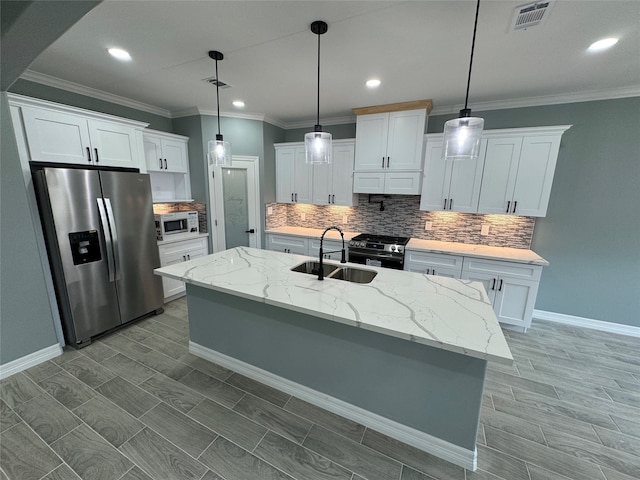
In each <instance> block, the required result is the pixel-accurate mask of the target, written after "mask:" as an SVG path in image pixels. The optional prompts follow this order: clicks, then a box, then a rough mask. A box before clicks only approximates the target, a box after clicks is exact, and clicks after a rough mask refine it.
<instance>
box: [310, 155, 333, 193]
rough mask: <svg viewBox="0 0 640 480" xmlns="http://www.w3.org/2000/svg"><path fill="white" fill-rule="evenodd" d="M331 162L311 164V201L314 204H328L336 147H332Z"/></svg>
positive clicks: (331, 187)
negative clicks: (328, 163)
mask: <svg viewBox="0 0 640 480" xmlns="http://www.w3.org/2000/svg"><path fill="white" fill-rule="evenodd" d="M332 155H333V163H332V164H331V165H326V164H318V165H313V188H312V190H313V196H312V198H311V201H312V203H313V204H315V205H329V204H330V203H331V193H332V189H333V181H332V179H333V167H334V165H335V162H336V149H335V148H334V149H333V154H332Z"/></svg>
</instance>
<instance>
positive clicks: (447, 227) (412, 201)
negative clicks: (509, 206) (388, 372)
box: [266, 194, 535, 248]
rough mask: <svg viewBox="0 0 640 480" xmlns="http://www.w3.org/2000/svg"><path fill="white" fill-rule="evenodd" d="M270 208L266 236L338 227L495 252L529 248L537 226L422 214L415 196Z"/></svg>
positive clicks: (526, 221) (507, 218) (498, 218)
mask: <svg viewBox="0 0 640 480" xmlns="http://www.w3.org/2000/svg"><path fill="white" fill-rule="evenodd" d="M370 200H371V202H370ZM381 202H382V203H381ZM266 207H267V209H269V208H271V210H272V213H271V214H269V211H268V210H267V215H266V224H267V225H266V229H267V230H268V229H270V228H278V227H284V226H292V227H308V228H324V227H328V226H329V225H337V226H339V227H340V228H342V229H343V230H347V231H352V232H366V233H376V234H382V235H399V236H404V237H413V238H422V239H425V240H440V241H445V242H461V243H472V244H479V245H490V246H494V247H513V248H531V238H532V236H533V228H534V226H535V218H533V217H519V216H515V215H481V214H468V213H456V212H424V211H421V210H420V209H419V207H420V197H419V196H417V195H366V194H360V195H359V196H358V206H357V207H340V206H334V205H327V206H320V205H307V204H285V203H270V204H267V206H266ZM381 207H382V208H383V209H382V210H381ZM426 222H430V223H431V229H430V230H425V223H426ZM483 226H485V227H486V226H488V228H489V233H488V235H481V234H480V233H481V230H482V227H483Z"/></svg>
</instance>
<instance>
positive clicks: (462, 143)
mask: <svg viewBox="0 0 640 480" xmlns="http://www.w3.org/2000/svg"><path fill="white" fill-rule="evenodd" d="M479 11H480V0H478V3H477V6H476V20H475V23H474V26H473V41H472V42H471V59H470V60H469V76H468V77H467V94H466V96H465V99H464V108H463V109H462V110H460V117H459V118H454V119H452V120H449V121H447V122H446V123H445V124H444V139H443V145H442V158H444V159H445V160H476V159H477V158H478V154H479V152H480V141H481V140H482V130H483V129H484V119H482V118H478V117H472V116H471V109H470V108H467V103H468V101H469V85H470V84H471V66H472V65H473V51H474V49H475V45H476V30H477V28H478V12H479Z"/></svg>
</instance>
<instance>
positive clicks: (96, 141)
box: [88, 119, 140, 168]
mask: <svg viewBox="0 0 640 480" xmlns="http://www.w3.org/2000/svg"><path fill="white" fill-rule="evenodd" d="M88 123H89V138H90V139H91V147H92V153H93V155H95V158H94V161H95V163H96V165H100V166H105V167H129V168H139V167H140V162H139V158H138V149H137V148H136V130H135V128H133V127H129V126H127V125H119V124H117V123H113V122H105V121H101V120H93V119H91V120H89V121H88Z"/></svg>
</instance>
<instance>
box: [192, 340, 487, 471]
mask: <svg viewBox="0 0 640 480" xmlns="http://www.w3.org/2000/svg"><path fill="white" fill-rule="evenodd" d="M189 352H191V353H192V354H193V355H196V356H198V357H201V358H204V359H205V360H209V361H211V362H214V363H217V364H218V365H221V366H223V367H225V368H228V369H230V370H233V371H234V372H238V373H240V374H242V375H245V376H247V377H249V378H251V379H253V380H256V381H258V382H261V383H264V384H265V385H269V386H270V387H273V388H276V389H278V390H280V391H283V392H285V393H288V394H289V395H293V396H295V397H297V398H299V399H301V400H304V401H305V402H308V403H311V404H313V405H316V406H318V407H321V408H324V409H325V410H328V411H330V412H332V413H335V414H336V415H340V416H342V417H345V418H348V419H349V420H353V421H354V422H357V423H360V424H361V425H364V426H365V427H369V428H372V429H374V430H376V431H378V432H380V433H383V434H385V435H387V436H389V437H391V438H394V439H396V440H398V441H400V442H404V443H406V444H408V445H411V446H413V447H415V448H418V449H420V450H423V451H425V452H427V453H430V454H432V455H435V456H437V457H440V458H442V459H444V460H446V461H448V462H451V463H454V464H456V465H458V466H460V467H463V468H466V469H468V470H472V471H473V470H475V469H476V467H477V450H468V449H466V448H462V447H460V446H458V445H454V444H452V443H450V442H447V441H445V440H442V439H440V438H437V437H434V436H432V435H429V434H427V433H424V432H421V431H419V430H416V429H413V428H411V427H407V426H406V425H402V424H400V423H397V422H394V421H393V420H389V419H388V418H385V417H382V416H380V415H377V414H375V413H372V412H369V411H367V410H364V409H362V408H360V407H356V406H355V405H352V404H350V403H347V402H345V401H343V400H339V399H337V398H334V397H331V396H329V395H326V394H324V393H321V392H318V391H316V390H313V389H311V388H309V387H305V386H304V385H300V384H299V383H296V382H293V381H291V380H287V379H286V378H283V377H280V376H278V375H275V374H273V373H270V372H267V371H266V370H262V369H261V368H258V367H254V366H253V365H250V364H248V363H245V362H242V361H240V360H237V359H235V358H232V357H229V356H227V355H224V354H222V353H220V352H216V351H215V350H211V349H210V348H207V347H204V346H202V345H199V344H197V343H194V342H191V341H190V342H189Z"/></svg>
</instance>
